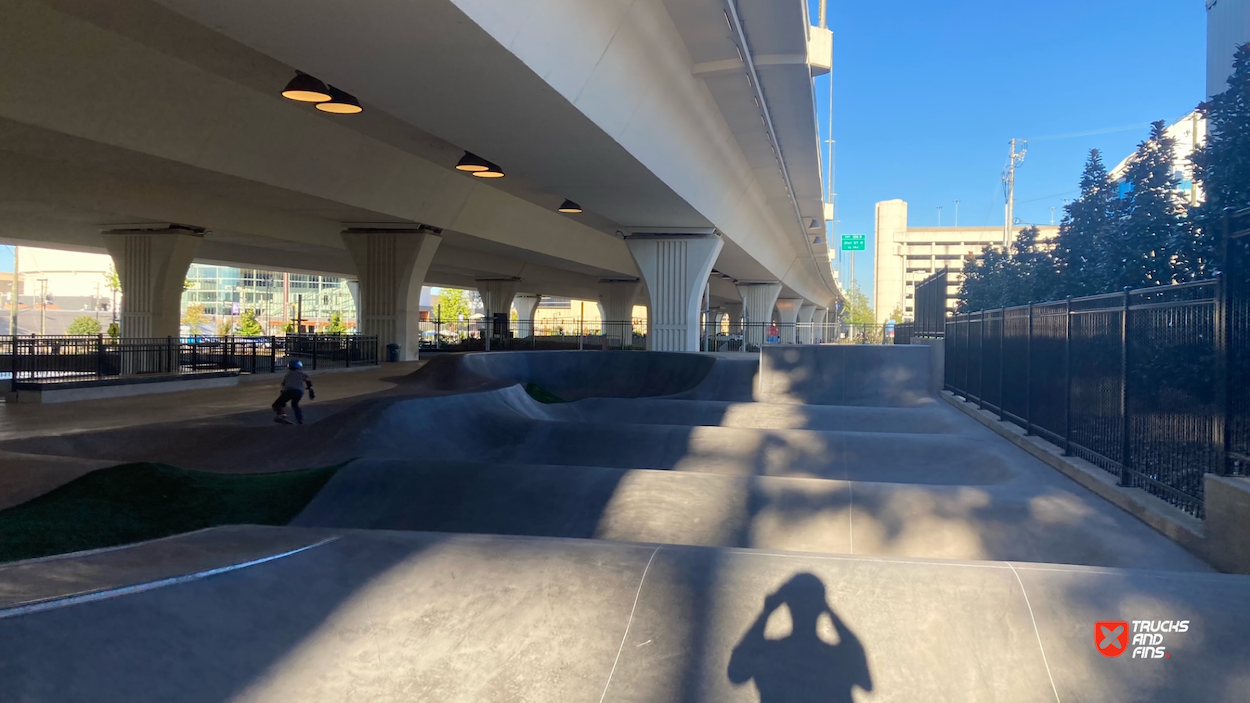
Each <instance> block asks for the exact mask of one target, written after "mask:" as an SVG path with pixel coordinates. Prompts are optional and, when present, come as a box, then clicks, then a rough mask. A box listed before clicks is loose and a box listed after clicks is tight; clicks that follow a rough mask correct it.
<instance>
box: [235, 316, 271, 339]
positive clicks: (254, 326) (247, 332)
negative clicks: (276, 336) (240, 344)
mask: <svg viewBox="0 0 1250 703" xmlns="http://www.w3.org/2000/svg"><path fill="white" fill-rule="evenodd" d="M264 332H265V330H264V328H262V327H261V325H260V321H259V320H257V319H256V311H255V310H244V311H243V314H242V315H241V316H239V335H240V336H243V337H259V336H261V335H262V334H264Z"/></svg>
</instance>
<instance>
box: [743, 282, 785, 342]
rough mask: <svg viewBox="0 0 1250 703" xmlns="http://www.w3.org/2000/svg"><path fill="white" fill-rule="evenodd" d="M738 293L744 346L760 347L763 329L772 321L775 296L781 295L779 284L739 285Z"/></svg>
mask: <svg viewBox="0 0 1250 703" xmlns="http://www.w3.org/2000/svg"><path fill="white" fill-rule="evenodd" d="M738 293H739V294H740V295H741V296H742V318H743V321H744V322H745V325H744V327H745V329H746V334H745V335H744V337H745V340H746V346H747V347H759V346H762V345H763V344H764V332H765V329H766V328H767V327H768V323H770V322H772V321H773V308H774V307H776V305H777V296H778V295H780V294H781V284H780V283H739V284H738Z"/></svg>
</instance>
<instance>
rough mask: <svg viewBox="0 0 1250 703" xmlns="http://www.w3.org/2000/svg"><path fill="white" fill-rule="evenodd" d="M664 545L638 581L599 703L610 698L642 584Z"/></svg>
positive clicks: (650, 560) (656, 549) (659, 547)
mask: <svg viewBox="0 0 1250 703" xmlns="http://www.w3.org/2000/svg"><path fill="white" fill-rule="evenodd" d="M663 548H664V545H660V546H658V547H656V548H655V551H653V552H651V558H650V559H648V560H647V566H646V568H644V569H643V570H642V578H640V579H638V592H637V593H635V594H634V607H632V608H630V609H629V620H626V621H625V634H623V635H621V646H620V647H617V648H616V659H613V660H612V670H611V671H609V672H608V680H607V682H606V683H604V684H603V695H601V696H599V703H603V701H604V699H606V698H607V697H608V687H609V686H611V685H612V676H613V675H614V674H616V665H617V664H619V663H620V662H621V652H623V651H625V641H626V640H628V639H629V626H630V625H633V624H634V611H636V610H638V598H639V597H640V596H642V584H643V583H645V582H646V580H647V572H648V571H650V570H651V562H653V561H655V555H656V554H659V553H660V550H661V549H663Z"/></svg>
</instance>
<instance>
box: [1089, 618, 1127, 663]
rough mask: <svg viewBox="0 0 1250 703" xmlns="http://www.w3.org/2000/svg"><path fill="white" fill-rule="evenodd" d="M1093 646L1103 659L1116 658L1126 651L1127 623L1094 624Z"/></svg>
mask: <svg viewBox="0 0 1250 703" xmlns="http://www.w3.org/2000/svg"><path fill="white" fill-rule="evenodd" d="M1094 646H1095V647H1098V653H1099V654H1101V655H1103V656H1104V657H1118V656H1120V655H1121V654H1124V650H1125V649H1128V622H1126V621H1124V620H1101V621H1098V622H1096V623H1094Z"/></svg>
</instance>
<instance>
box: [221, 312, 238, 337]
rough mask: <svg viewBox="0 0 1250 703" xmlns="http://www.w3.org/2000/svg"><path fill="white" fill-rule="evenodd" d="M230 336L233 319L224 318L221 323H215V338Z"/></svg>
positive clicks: (232, 331) (232, 328)
mask: <svg viewBox="0 0 1250 703" xmlns="http://www.w3.org/2000/svg"><path fill="white" fill-rule="evenodd" d="M232 334H234V319H233V318H229V317H227V318H224V319H223V320H222V321H221V322H218V323H217V336H218V337H229V336H230V335H232Z"/></svg>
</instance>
